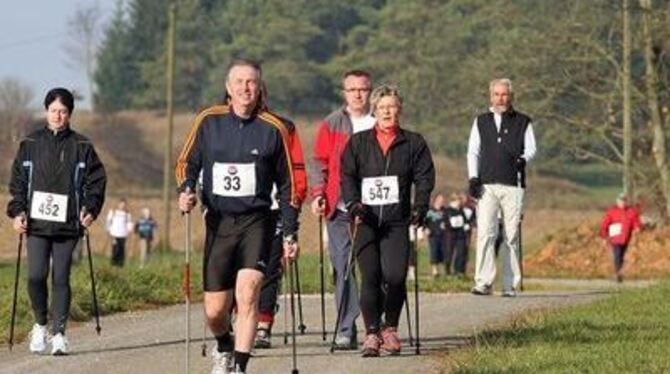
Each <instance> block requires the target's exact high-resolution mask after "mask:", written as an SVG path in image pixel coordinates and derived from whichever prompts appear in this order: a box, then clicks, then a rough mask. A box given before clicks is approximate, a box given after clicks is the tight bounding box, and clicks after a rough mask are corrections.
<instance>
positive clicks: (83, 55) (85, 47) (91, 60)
mask: <svg viewBox="0 0 670 374" xmlns="http://www.w3.org/2000/svg"><path fill="white" fill-rule="evenodd" d="M67 22H68V23H67V28H68V35H69V37H70V39H69V41H68V42H67V44H66V45H65V49H66V50H67V52H68V56H69V59H70V61H69V62H70V65H71V67H72V68H73V69H75V70H77V71H78V70H80V69H81V68H84V71H85V73H86V81H87V84H88V91H89V97H91V98H93V93H94V90H95V87H94V84H93V72H94V71H95V63H96V50H97V48H98V43H99V41H100V29H101V26H102V25H101V22H102V12H101V10H100V5H99V4H98V1H97V0H96V1H94V2H91V3H79V4H78V5H77V9H76V10H75V12H74V14H73V15H72V17H70V18H69V19H68V21H67ZM91 102H92V101H91Z"/></svg>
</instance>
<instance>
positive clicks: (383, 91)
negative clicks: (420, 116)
mask: <svg viewBox="0 0 670 374" xmlns="http://www.w3.org/2000/svg"><path fill="white" fill-rule="evenodd" d="M386 96H391V97H395V99H396V101H397V102H398V105H399V106H400V108H402V96H401V95H400V90H398V87H396V86H392V85H388V84H382V85H381V86H379V87H377V88H375V89H374V90H373V91H372V94H370V109H371V110H372V113H374V112H375V110H377V104H378V103H379V100H381V99H382V98H383V97H386Z"/></svg>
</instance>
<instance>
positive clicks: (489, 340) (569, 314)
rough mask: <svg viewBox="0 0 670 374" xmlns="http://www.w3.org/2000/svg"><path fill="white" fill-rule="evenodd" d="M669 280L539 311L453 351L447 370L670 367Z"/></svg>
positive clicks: (624, 370)
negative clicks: (652, 285) (597, 298)
mask: <svg viewBox="0 0 670 374" xmlns="http://www.w3.org/2000/svg"><path fill="white" fill-rule="evenodd" d="M668 295H670V282H668V281H666V282H664V283H662V284H660V285H658V286H654V287H651V288H648V289H637V290H636V289H631V290H626V291H623V292H621V293H620V294H617V295H615V296H613V297H610V298H607V299H605V300H602V301H599V302H596V303H593V304H590V305H585V306H580V307H574V308H569V309H565V310H561V311H558V312H544V313H540V312H536V313H532V314H529V315H526V316H523V317H520V318H518V319H517V320H515V321H514V322H513V323H512V324H511V325H510V326H509V327H506V328H503V329H500V330H494V331H487V332H483V333H481V334H479V335H478V336H477V337H476V339H474V343H473V345H472V346H471V347H469V348H467V349H463V350H458V351H454V352H450V353H449V354H448V355H447V356H446V358H445V361H446V367H445V368H444V369H443V372H444V373H447V372H448V373H452V372H453V373H667V372H670V355H669V354H668V352H670V318H668V310H670V298H668Z"/></svg>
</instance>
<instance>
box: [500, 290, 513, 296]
mask: <svg viewBox="0 0 670 374" xmlns="http://www.w3.org/2000/svg"><path fill="white" fill-rule="evenodd" d="M502 297H516V291H515V290H513V289H512V290H503V292H502Z"/></svg>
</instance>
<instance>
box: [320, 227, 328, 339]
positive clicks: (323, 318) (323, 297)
mask: <svg viewBox="0 0 670 374" xmlns="http://www.w3.org/2000/svg"><path fill="white" fill-rule="evenodd" d="M319 276H320V278H321V334H322V337H321V339H322V340H323V341H324V342H325V341H326V295H325V291H326V288H325V284H324V282H325V280H324V274H323V216H322V215H319Z"/></svg>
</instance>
